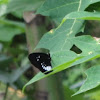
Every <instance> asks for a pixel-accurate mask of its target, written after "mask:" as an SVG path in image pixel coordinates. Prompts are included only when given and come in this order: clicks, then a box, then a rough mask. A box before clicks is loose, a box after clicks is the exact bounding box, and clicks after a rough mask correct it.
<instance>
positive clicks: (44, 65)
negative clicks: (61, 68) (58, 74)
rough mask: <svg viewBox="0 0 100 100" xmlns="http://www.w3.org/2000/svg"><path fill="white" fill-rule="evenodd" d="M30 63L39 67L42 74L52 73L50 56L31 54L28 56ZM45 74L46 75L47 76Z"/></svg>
mask: <svg viewBox="0 0 100 100" xmlns="http://www.w3.org/2000/svg"><path fill="white" fill-rule="evenodd" d="M28 58H29V60H30V62H31V63H32V64H33V65H34V66H35V67H37V68H38V69H39V70H40V71H41V72H46V71H50V72H51V68H52V66H51V58H50V55H48V54H45V53H31V54H29V56H28ZM47 73H49V72H47ZM47 73H45V74H47Z"/></svg>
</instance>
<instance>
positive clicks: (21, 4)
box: [6, 0, 44, 13]
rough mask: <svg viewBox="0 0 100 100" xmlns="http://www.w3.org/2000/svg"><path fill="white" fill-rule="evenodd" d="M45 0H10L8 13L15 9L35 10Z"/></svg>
mask: <svg viewBox="0 0 100 100" xmlns="http://www.w3.org/2000/svg"><path fill="white" fill-rule="evenodd" d="M43 1H44V0H10V2H9V3H8V5H7V9H6V13H10V12H15V11H20V12H24V11H33V10H36V9H37V8H38V7H39V6H40V5H41V4H42V2H43Z"/></svg>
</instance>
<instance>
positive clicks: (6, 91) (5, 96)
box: [3, 83, 9, 100]
mask: <svg viewBox="0 0 100 100" xmlns="http://www.w3.org/2000/svg"><path fill="white" fill-rule="evenodd" d="M8 87H9V84H8V83H7V84H6V90H5V95H4V98H3V100H6V98H7V93H8Z"/></svg>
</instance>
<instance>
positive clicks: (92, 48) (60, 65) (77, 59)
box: [24, 0, 100, 88]
mask: <svg viewBox="0 0 100 100" xmlns="http://www.w3.org/2000/svg"><path fill="white" fill-rule="evenodd" d="M98 1H100V0H92V1H91V0H88V1H87V0H80V1H79V0H75V1H74V2H73V0H70V1H66V0H64V1H61V0H52V1H51V0H47V1H46V2H45V3H44V4H43V5H42V6H41V7H40V8H39V10H38V11H37V13H40V14H43V15H46V16H50V17H52V18H53V19H55V20H57V21H58V22H60V21H61V20H62V19H63V17H64V16H65V15H66V14H68V13H71V12H73V11H76V12H78V11H84V10H85V8H86V7H88V6H89V5H90V4H92V3H95V2H98ZM74 7H75V8H74ZM62 13H64V14H62ZM62 15H63V16H62ZM82 25H83V21H82V20H77V19H73V20H72V19H71V20H70V19H69V20H62V22H61V24H60V25H59V26H58V27H57V28H56V29H53V30H50V31H49V32H48V33H46V34H45V35H44V36H43V37H42V39H41V40H40V41H39V44H38V45H37V47H36V49H37V48H46V49H48V50H50V55H51V58H52V65H53V67H54V68H53V69H54V70H53V72H52V73H50V74H48V75H44V74H42V73H39V74H37V75H36V76H35V77H33V79H32V80H30V81H29V82H28V83H27V84H26V85H25V86H27V85H29V84H31V83H34V82H36V81H38V80H40V79H43V78H45V77H47V76H49V75H52V74H54V73H57V72H59V71H62V70H64V69H66V68H68V67H71V66H73V65H77V64H80V63H83V62H86V61H89V60H92V59H95V58H98V57H100V43H99V41H96V40H94V39H93V38H92V37H91V36H87V35H83V36H75V35H76V34H77V33H78V32H79V30H80V29H81V27H82ZM73 45H75V46H77V47H78V48H79V49H80V50H81V51H82V53H80V54H76V53H74V52H72V51H71V50H70V49H71V48H72V46H73ZM24 88H25V87H24Z"/></svg>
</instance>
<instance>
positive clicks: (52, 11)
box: [37, 0, 100, 22]
mask: <svg viewBox="0 0 100 100" xmlns="http://www.w3.org/2000/svg"><path fill="white" fill-rule="evenodd" d="M99 1H100V0H88V1H87V0H74V1H73V0H52V1H51V0H46V1H45V3H44V4H43V5H42V6H41V7H40V8H39V9H38V11H37V13H39V14H42V15H45V16H50V17H51V18H52V19H54V20H56V21H57V22H61V20H62V19H63V18H64V17H65V15H67V14H69V13H71V12H74V11H83V10H84V9H85V8H86V7H88V5H90V4H92V3H96V2H99Z"/></svg>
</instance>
